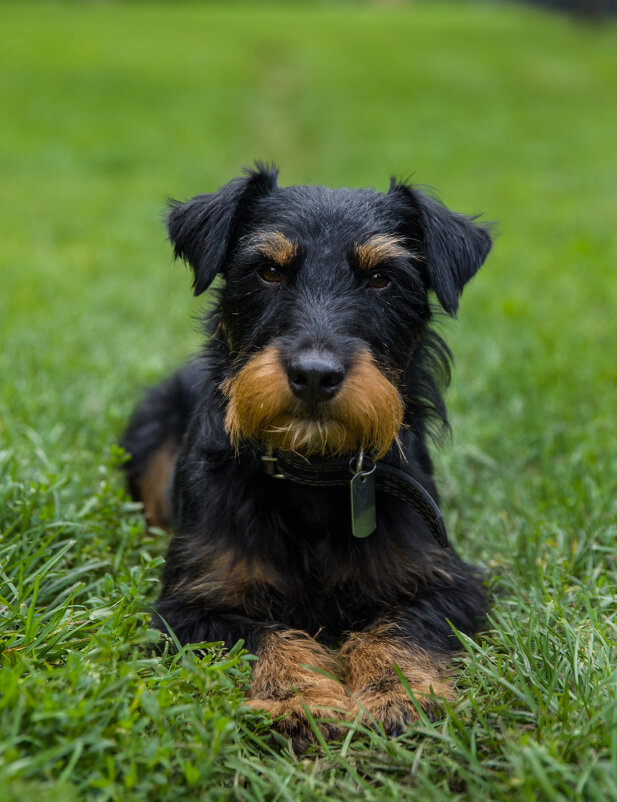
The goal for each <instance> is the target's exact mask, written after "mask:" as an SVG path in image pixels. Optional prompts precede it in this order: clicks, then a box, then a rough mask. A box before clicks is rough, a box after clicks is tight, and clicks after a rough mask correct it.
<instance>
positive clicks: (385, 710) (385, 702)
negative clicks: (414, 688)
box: [352, 685, 438, 736]
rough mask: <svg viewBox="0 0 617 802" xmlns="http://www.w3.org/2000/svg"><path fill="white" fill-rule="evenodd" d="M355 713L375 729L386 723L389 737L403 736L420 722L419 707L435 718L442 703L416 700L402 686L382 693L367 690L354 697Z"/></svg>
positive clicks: (430, 699) (435, 700)
mask: <svg viewBox="0 0 617 802" xmlns="http://www.w3.org/2000/svg"><path fill="white" fill-rule="evenodd" d="M354 700H355V706H354V708H353V711H352V712H353V713H355V715H356V716H357V715H358V714H359V713H361V721H364V722H365V723H367V724H369V725H370V726H375V725H376V724H382V725H383V728H384V730H385V733H386V735H394V736H396V735H401V734H402V733H403V732H405V730H407V729H409V728H410V727H411V726H413V725H414V724H416V723H417V722H418V721H419V720H420V714H419V712H418V707H420V708H421V709H422V710H423V711H424V712H425V713H426V715H427V716H428V718H429V720H431V721H432V720H433V719H434V715H435V709H436V706H437V704H438V700H437V699H434V698H433V697H428V696H420V695H418V696H417V697H416V698H415V704H414V700H413V699H411V698H410V696H409V694H408V693H407V692H406V691H405V689H404V688H403V686H402V685H401V686H400V687H398V688H390V689H388V690H383V691H379V690H377V689H372V688H367V689H365V690H364V691H361V692H360V693H358V694H356V695H355V697H354Z"/></svg>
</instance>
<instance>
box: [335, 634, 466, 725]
mask: <svg viewBox="0 0 617 802" xmlns="http://www.w3.org/2000/svg"><path fill="white" fill-rule="evenodd" d="M405 630H406V628H405V626H404V625H401V623H399V622H395V621H392V620H387V621H385V620H382V621H379V622H377V623H375V624H373V625H372V626H370V627H368V628H367V629H365V630H363V631H362V632H352V633H351V634H350V636H349V638H348V639H347V640H346V642H345V643H344V645H343V648H342V649H341V658H342V660H343V663H344V666H345V679H346V682H347V686H348V689H349V691H350V692H351V694H352V696H353V700H354V703H355V708H354V712H355V713H356V714H357V713H359V712H362V713H363V717H364V718H366V719H367V720H368V721H369V723H373V722H381V723H382V724H383V726H384V729H385V731H386V733H387V734H388V735H399V734H400V733H401V732H403V731H404V729H406V727H407V726H408V725H409V724H411V723H413V722H414V721H417V720H418V710H417V707H416V705H415V704H414V701H413V700H412V699H411V698H410V696H409V694H408V693H407V690H406V688H405V687H404V686H403V684H402V683H401V680H400V678H399V676H398V674H397V672H396V671H395V668H394V667H395V666H397V667H398V669H399V670H400V672H401V674H402V675H403V677H405V679H406V680H407V682H408V683H409V687H410V689H411V691H412V693H413V695H414V697H415V700H416V703H417V704H418V705H419V706H420V707H421V708H422V709H424V710H426V711H427V712H430V710H431V708H432V706H433V704H434V696H437V697H441V698H444V699H447V700H452V699H453V697H454V694H453V689H452V683H451V681H450V679H449V677H448V675H447V670H446V665H445V659H444V656H443V655H442V654H440V653H437V652H435V651H429V650H426V649H423V648H422V647H421V646H419V645H418V644H417V643H415V642H414V640H413V639H412V638H411V637H410V636H409V634H408V633H407V632H406V631H405Z"/></svg>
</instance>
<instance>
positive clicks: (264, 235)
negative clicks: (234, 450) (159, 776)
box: [168, 165, 491, 457]
mask: <svg viewBox="0 0 617 802" xmlns="http://www.w3.org/2000/svg"><path fill="white" fill-rule="evenodd" d="M168 230H169V236H170V239H171V241H172V242H173V244H174V249H175V255H176V256H181V257H183V258H184V259H185V260H186V261H187V262H188V263H189V264H190V265H191V267H192V269H193V271H194V288H195V293H196V294H199V293H201V292H203V291H204V290H205V289H206V288H207V287H208V286H209V285H210V283H211V282H212V281H213V279H214V278H215V276H216V275H217V274H218V273H222V274H223V276H224V278H225V282H224V286H223V289H222V291H221V296H220V301H219V304H218V307H217V310H216V312H215V315H216V317H217V322H218V332H219V333H220V336H221V337H222V339H223V340H224V342H225V343H226V347H227V348H228V351H229V361H228V375H227V378H226V380H225V381H224V383H223V385H222V389H223V392H224V395H225V396H226V398H227V411H226V418H225V425H226V428H227V430H228V433H229V435H230V437H231V439H232V441H233V442H235V443H236V444H237V443H239V442H240V441H242V440H245V439H248V440H255V441H258V442H261V443H266V444H269V445H271V446H273V447H275V448H280V449H283V450H292V451H297V452H300V453H302V454H307V455H308V454H313V453H321V454H327V453H340V454H342V453H345V454H348V453H349V454H351V453H355V452H357V451H358V449H359V448H360V447H362V448H364V449H365V450H366V451H370V452H372V454H373V455H374V456H376V457H379V456H383V454H385V453H386V451H387V450H388V449H389V447H390V446H391V444H392V443H393V441H394V440H395V439H396V438H397V436H398V433H399V430H400V427H401V425H402V423H403V418H404V409H405V403H406V398H405V397H404V396H405V392H406V391H404V389H403V388H405V387H406V385H405V377H406V374H407V372H408V369H409V365H410V363H411V362H412V361H413V357H414V353H415V352H416V351H417V350H418V348H419V345H420V344H421V343H422V340H423V337H424V334H425V331H426V329H427V325H428V321H429V319H430V317H431V311H430V305H429V300H430V293H431V292H433V293H434V294H435V296H436V297H437V299H438V301H439V303H440V304H441V306H442V307H443V308H444V309H445V311H446V312H448V313H449V314H451V315H454V314H455V313H456V310H457V308H458V299H459V296H460V294H461V292H462V290H463V287H464V286H465V284H466V283H467V281H469V279H470V278H471V277H472V276H473V275H474V274H475V273H476V271H477V270H478V268H479V267H480V265H481V264H482V262H483V261H484V259H485V258H486V255H487V254H488V251H489V249H490V247H491V239H490V236H489V234H488V233H487V231H486V230H485V229H484V228H482V227H481V226H479V225H477V224H476V223H474V222H473V220H472V219H471V218H469V217H465V216H463V215H460V214H455V213H453V212H450V211H448V210H447V209H446V208H445V207H444V206H442V205H440V204H439V203H437V202H436V201H434V200H432V199H430V198H428V197H426V196H425V195H422V194H421V193H419V192H418V191H416V190H415V189H414V188H412V187H411V186H408V185H407V184H405V183H397V182H395V181H392V182H391V185H390V189H389V191H388V192H386V193H382V192H377V191H376V190H373V189H328V188H325V187H312V186H293V187H278V186H277V172H276V171H275V170H274V169H268V168H265V167H263V166H261V165H258V166H257V169H256V170H254V171H251V172H248V173H247V175H246V177H243V178H239V179H235V180H234V181H231V182H230V183H229V184H227V185H225V186H224V187H222V188H221V189H220V190H219V191H218V192H214V193H210V194H206V195H198V196H197V197H195V198H193V199H192V200H190V201H188V202H187V203H174V204H173V205H172V208H171V211H170V213H169V217H168Z"/></svg>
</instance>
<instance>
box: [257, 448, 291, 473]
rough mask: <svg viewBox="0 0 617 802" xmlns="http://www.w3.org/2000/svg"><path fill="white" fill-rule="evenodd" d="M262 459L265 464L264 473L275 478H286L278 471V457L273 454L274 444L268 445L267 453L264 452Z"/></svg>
mask: <svg viewBox="0 0 617 802" xmlns="http://www.w3.org/2000/svg"><path fill="white" fill-rule="evenodd" d="M261 461H262V463H263V466H264V473H265V474H266V475H267V476H271V477H272V478H273V479H285V478H286V477H285V476H284V475H283V474H282V473H279V472H278V463H277V459H276V457H275V456H274V454H273V450H272V446H268V450H267V451H266V453H265V454H262V456H261Z"/></svg>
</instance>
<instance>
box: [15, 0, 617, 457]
mask: <svg viewBox="0 0 617 802" xmlns="http://www.w3.org/2000/svg"><path fill="white" fill-rule="evenodd" d="M547 5H552V6H562V7H563V9H565V10H562V11H557V10H553V11H549V10H548V9H547V8H546V6H547ZM612 8H614V4H613V5H612V4H611V3H610V2H608V0H607V2H600V0H587V2H585V0H578V1H577V2H575V0H571V2H565V0H564V2H562V3H552V4H548V3H547V4H544V5H540V4H531V3H529V4H526V5H519V4H514V3H506V2H490V1H488V0H487V2H355V3H344V2H341V3H337V2H328V3H317V2H313V3H311V2H288V3H282V2H281V3H275V2H273V3H266V4H264V3H257V2H254V3H235V2H232V3H209V2H204V3H199V2H193V3H190V2H187V3H182V2H174V3H165V2H159V3H149V2H134V3H120V2H118V3H105V2H99V3H77V2H73V3H49V2H40V3H36V2H32V3H27V4H24V3H3V5H2V21H3V24H2V29H1V32H0V38H1V44H2V46H1V48H0V63H1V71H0V75H1V77H0V98H1V108H2V114H1V115H0V166H1V172H2V183H1V187H0V192H1V193H2V208H3V212H2V215H1V216H0V260H1V263H2V264H1V275H2V287H3V289H2V292H1V293H0V326H1V327H2V328H1V329H0V332H1V339H2V350H1V352H0V369H1V371H2V376H3V387H2V390H1V391H0V403H1V404H2V413H3V414H2V419H3V424H2V425H3V431H2V435H3V437H4V438H5V439H7V440H8V441H11V442H12V441H14V440H15V438H18V439H20V437H21V435H20V434H19V432H20V431H22V434H23V430H22V429H20V427H21V426H23V425H26V427H29V429H30V430H32V431H36V432H37V433H38V435H39V436H41V437H43V438H44V439H45V438H49V437H50V436H52V433H53V436H54V437H57V438H58V445H59V446H60V444H62V446H65V447H66V448H69V449H75V448H78V447H83V448H85V449H86V450H87V451H90V452H91V453H93V454H95V453H96V452H97V451H101V450H103V449H105V448H106V447H108V445H109V443H110V442H111V441H113V439H114V437H115V436H116V435H117V433H118V432H119V430H120V429H121V427H122V425H123V421H124V419H125V417H126V414H127V412H128V411H129V409H130V407H131V404H132V403H133V401H134V399H135V398H136V396H137V394H138V392H139V387H140V386H142V385H144V384H146V383H148V382H150V381H153V380H156V379H158V378H159V377H160V376H161V375H162V374H163V373H165V371H167V370H169V369H170V368H172V367H173V366H175V365H176V364H177V363H179V362H180V361H181V360H183V359H184V358H185V357H186V355H187V354H189V353H190V352H192V351H193V350H194V349H195V348H197V347H198V343H199V334H198V327H197V326H196V325H195V323H194V322H193V320H192V318H191V316H192V315H193V314H194V313H195V312H196V311H197V309H198V306H196V305H195V303H194V302H193V301H192V300H191V297H190V291H189V275H188V272H187V271H186V269H185V268H184V267H183V266H182V265H181V264H176V265H172V260H171V256H170V248H169V245H168V244H167V243H166V241H165V233H164V229H163V226H162V219H163V215H164V211H165V202H166V199H167V198H168V197H174V198H180V199H185V198H188V197H190V196H192V195H193V194H195V193H197V192H203V191H211V190H213V189H215V188H217V187H218V186H219V185H221V184H222V183H224V182H226V181H227V180H229V179H230V178H231V177H233V176H236V175H238V173H239V172H240V170H241V168H242V167H243V166H245V165H250V164H251V163H252V161H253V160H254V159H256V158H258V159H262V160H266V161H273V162H276V163H277V164H278V165H280V168H281V183H282V184H292V183H318V184H319V183H323V184H329V185H332V186H340V185H348V186H375V187H376V188H378V189H386V188H387V184H388V180H389V177H390V175H393V174H394V175H396V176H398V177H411V179H412V181H415V182H418V183H420V184H425V185H429V186H431V187H433V188H435V189H436V191H437V192H438V194H439V196H440V197H441V198H442V199H443V201H444V202H445V203H446V204H447V205H449V206H450V207H452V208H453V209H455V210H458V211H463V212H466V213H482V214H483V215H484V217H485V219H488V220H492V221H496V223H497V231H498V232H499V236H498V238H497V241H496V245H495V248H494V252H493V254H492V255H491V257H490V259H489V261H488V263H487V265H486V266H485V267H484V268H483V269H482V271H481V272H480V274H479V275H478V277H477V278H476V279H475V280H474V281H473V282H472V284H471V285H470V287H469V288H468V289H467V290H466V292H465V297H464V299H463V303H462V311H461V313H460V320H459V323H458V325H456V326H450V327H448V332H447V336H448V337H449V338H450V342H451V343H452V345H453V349H454V351H455V354H456V356H457V360H458V362H459V369H458V371H457V372H456V374H455V376H456V378H455V383H454V386H453V388H452V392H451V397H450V403H451V408H452V411H453V414H454V416H455V417H458V418H460V419H461V420H456V421H455V423H456V427H455V431H456V432H457V442H459V438H460V442H461V443H463V442H469V443H472V442H473V443H474V444H475V445H474V447H478V448H480V449H481V450H482V451H486V452H487V454H488V455H489V456H490V458H491V459H495V460H498V461H504V462H505V463H506V464H509V460H510V459H516V460H517V463H516V464H517V465H520V462H519V460H520V459H523V460H524V461H526V462H525V464H527V462H530V463H533V460H534V459H536V457H537V456H538V453H537V450H538V439H539V438H544V439H546V438H548V439H550V441H551V443H552V442H553V441H559V440H560V438H562V437H566V439H568V438H570V439H571V438H572V437H573V436H574V434H573V433H574V432H575V431H580V433H581V434H580V437H581V439H582V440H583V441H584V440H586V439H587V435H588V434H589V436H592V435H593V437H594V438H595V439H596V440H597V438H598V437H601V438H602V439H604V437H605V435H608V432H609V430H610V434H611V435H613V434H614V432H615V429H614V427H615V423H614V415H613V413H614V409H615V401H616V397H615V376H616V368H615V359H614V354H615V351H616V346H617V334H616V328H615V325H614V315H615V308H616V306H615V302H616V300H617V282H616V280H615V279H616V273H615V270H616V267H615V255H616V247H617V246H616V242H615V220H616V219H617V214H616V213H617V193H616V192H615V179H616V176H617V136H616V133H617V126H616V123H617V103H615V96H616V94H615V93H616V89H617V56H616V53H617V47H616V45H617V33H616V28H615V24H614V22H613V21H612V20H613V17H612V16H611V14H610V13H609V12H610V11H611V9H612ZM574 12H579V13H578V14H576V13H574ZM67 413H68V414H67ZM465 427H467V429H468V432H467V431H466V429H465ZM590 427H591V431H590ZM564 429H567V432H566V433H565V434H564V431H563V430H564ZM506 433H507V435H508V437H507V438H506V437H505V435H506ZM584 433H586V434H584ZM506 439H507V442H506V443H504V440H506ZM543 442H544V441H543ZM568 442H569V440H568ZM555 447H556V448H557V446H555ZM562 447H563V448H566V446H563V445H562ZM52 448H53V446H52ZM551 448H552V446H551ZM568 448H569V446H568ZM504 449H505V452H504ZM510 449H511V452H510ZM56 450H57V449H56ZM539 450H540V452H543V450H544V447H543V446H540V447H539ZM504 457H505V459H504Z"/></svg>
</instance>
